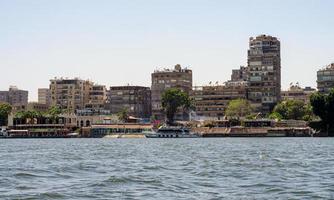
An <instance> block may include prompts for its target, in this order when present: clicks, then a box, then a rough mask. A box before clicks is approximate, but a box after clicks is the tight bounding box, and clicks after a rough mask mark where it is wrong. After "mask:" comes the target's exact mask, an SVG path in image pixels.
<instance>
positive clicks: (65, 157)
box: [0, 138, 334, 199]
mask: <svg viewBox="0 0 334 200" xmlns="http://www.w3.org/2000/svg"><path fill="white" fill-rule="evenodd" d="M0 199H334V138H333V139H332V138H198V139H40V140H37V139H6V140H0Z"/></svg>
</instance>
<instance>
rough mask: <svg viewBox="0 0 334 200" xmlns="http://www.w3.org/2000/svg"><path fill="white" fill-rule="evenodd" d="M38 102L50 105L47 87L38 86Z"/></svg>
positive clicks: (49, 94)
mask: <svg viewBox="0 0 334 200" xmlns="http://www.w3.org/2000/svg"><path fill="white" fill-rule="evenodd" d="M38 103H40V104H45V105H48V106H49V105H51V93H50V89H49V88H38Z"/></svg>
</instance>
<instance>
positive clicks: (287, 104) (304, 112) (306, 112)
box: [270, 100, 312, 120]
mask: <svg viewBox="0 0 334 200" xmlns="http://www.w3.org/2000/svg"><path fill="white" fill-rule="evenodd" d="M310 108H311V107H310V105H307V104H305V103H304V102H303V101H301V100H286V101H282V102H280V103H279V104H277V105H276V106H275V108H274V110H273V112H272V113H271V115H270V117H273V118H275V119H287V120H289V119H293V120H304V119H307V120H309V119H311V118H312V112H311V110H310Z"/></svg>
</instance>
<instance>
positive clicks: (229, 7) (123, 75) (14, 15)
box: [0, 0, 334, 100]
mask: <svg viewBox="0 0 334 200" xmlns="http://www.w3.org/2000/svg"><path fill="white" fill-rule="evenodd" d="M259 34H270V35H273V36H276V37H278V38H279V39H280V41H281V53H282V84H283V88H287V87H288V85H289V83H290V82H297V81H298V82H299V83H300V84H301V85H302V86H316V70H317V69H319V68H320V67H322V66H324V65H326V64H329V63H331V62H333V61H334V1H333V0H277V1H275V0H272V1H269V0H266V1H265V0H252V1H250V0H243V1H242V0H233V1H232V0H226V1H224V0H217V1H213V0H201V1H197V0H164V1H162V0H118V1H116V0H105V1H102V0H90V1H85V0H53V1H51V0H21V1H17V0H0V69H1V77H0V90H5V89H8V87H9V85H17V86H18V87H19V88H21V89H26V90H29V92H30V94H29V96H30V97H29V98H30V100H36V99H37V88H38V87H48V84H49V79H51V78H53V77H55V76H57V77H60V76H63V77H80V78H83V79H91V80H93V81H94V82H97V83H100V84H105V85H107V86H111V85H124V84H128V83H129V84H131V85H145V86H150V84H151V80H150V78H151V77H150V74H151V72H152V71H154V70H155V69H157V68H163V67H172V66H174V65H175V64H177V63H180V64H181V65H183V66H187V67H190V68H191V69H192V70H193V78H194V85H201V84H207V83H208V82H209V81H213V82H215V81H219V82H221V83H222V82H224V81H226V80H227V79H229V78H230V74H231V70H232V69H233V68H238V66H239V65H245V64H246V63H247V48H248V40H249V37H251V36H256V35H259Z"/></svg>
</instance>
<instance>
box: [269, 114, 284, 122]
mask: <svg viewBox="0 0 334 200" xmlns="http://www.w3.org/2000/svg"><path fill="white" fill-rule="evenodd" d="M269 119H276V120H279V121H280V120H282V119H283V117H282V115H281V114H279V113H278V112H272V113H271V114H270V115H269Z"/></svg>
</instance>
